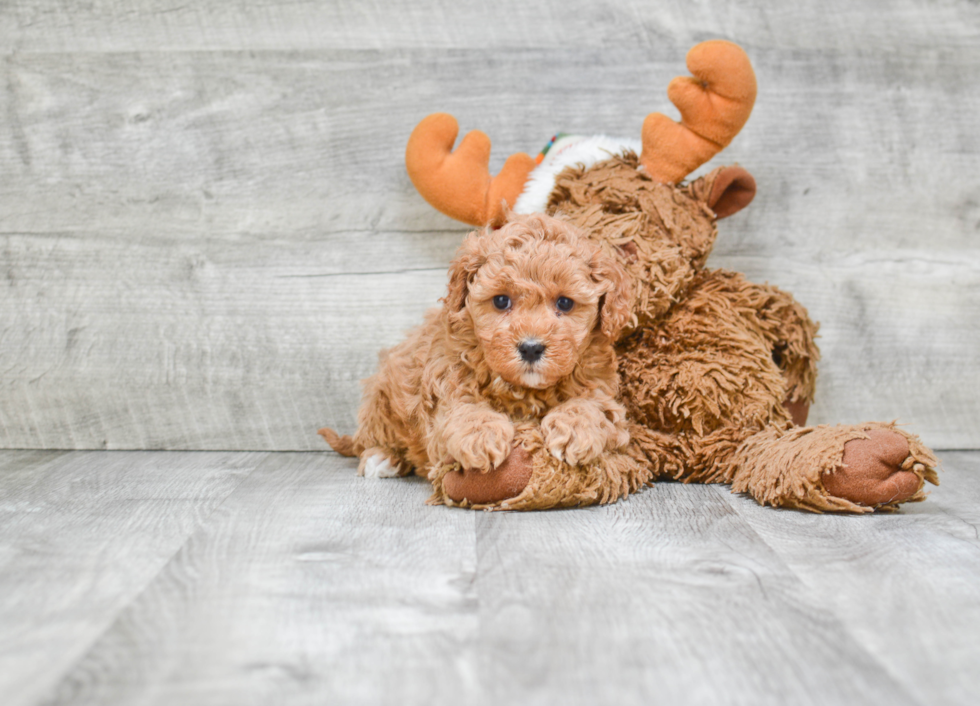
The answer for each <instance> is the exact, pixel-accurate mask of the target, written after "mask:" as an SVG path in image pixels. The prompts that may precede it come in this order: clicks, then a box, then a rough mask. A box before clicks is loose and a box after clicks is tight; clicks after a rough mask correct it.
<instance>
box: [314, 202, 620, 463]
mask: <svg viewBox="0 0 980 706" xmlns="http://www.w3.org/2000/svg"><path fill="white" fill-rule="evenodd" d="M442 301H443V306H442V308H441V309H438V310H433V311H430V312H429V313H428V314H427V316H426V320H425V323H424V324H422V326H420V327H418V328H416V329H415V330H413V331H412V332H410V333H409V334H408V338H407V340H405V341H404V342H403V343H401V344H400V345H398V346H395V347H394V348H392V349H390V350H388V351H385V352H383V353H382V354H381V365H380V370H379V371H378V373H377V374H376V375H374V376H373V377H371V378H369V379H368V380H366V381H365V385H364V398H363V402H362V405H361V408H360V412H359V414H358V429H357V432H356V433H355V434H354V436H353V439H349V438H348V437H344V438H339V437H337V436H336V435H335V434H333V433H332V432H329V431H328V430H324V431H325V432H326V433H324V436H325V437H326V438H327V440H328V441H329V442H331V444H332V445H333V446H334V448H336V449H337V450H338V451H341V452H342V453H343V452H347V453H349V454H351V453H352V454H354V455H357V456H359V457H360V458H361V463H360V469H359V472H361V473H362V474H363V473H368V474H370V475H405V474H408V473H410V472H412V471H413V470H414V471H415V472H416V473H418V474H419V475H429V472H430V470H434V469H436V468H439V467H444V466H445V465H446V464H453V463H458V464H459V465H461V466H462V467H464V468H467V469H475V470H479V471H482V472H488V471H490V470H492V469H493V468H495V467H497V466H499V465H500V464H501V463H503V462H504V460H505V459H506V458H507V456H508V455H509V454H510V453H511V450H512V448H513V444H514V443H515V425H522V426H527V425H528V424H531V426H534V427H538V428H539V429H540V437H541V443H542V444H543V445H544V447H545V448H546V449H547V451H548V452H549V453H550V455H551V456H552V457H554V459H556V460H558V461H561V462H563V463H567V464H570V465H572V466H575V465H578V464H588V463H591V462H593V461H595V460H596V459H597V458H598V457H600V456H601V455H602V454H604V453H605V452H606V451H612V450H615V449H619V448H622V447H623V446H625V445H626V444H627V443H628V441H629V434H628V432H627V426H626V411H625V409H624V407H623V406H622V405H621V404H620V403H619V402H618V401H617V400H616V397H617V393H618V377H617V373H616V356H615V353H614V351H613V342H614V341H615V340H617V339H618V337H619V335H620V332H621V330H622V329H623V327H624V326H625V325H626V323H627V321H628V319H629V317H630V315H631V311H632V303H633V300H632V284H631V281H630V280H629V279H628V278H627V276H626V273H625V271H624V270H623V268H622V267H621V266H620V265H619V264H618V263H617V262H616V261H615V259H614V258H612V257H609V256H608V255H606V254H605V253H603V252H602V249H601V248H600V247H599V246H597V245H596V244H594V243H592V242H591V241H589V240H588V239H587V238H585V237H583V236H582V235H581V234H580V233H579V232H578V230H577V229H576V228H574V227H572V226H570V225H569V224H567V223H565V222H563V221H560V220H557V219H554V218H549V217H547V216H540V215H536V216H530V217H526V218H515V219H513V220H512V221H511V222H510V223H508V224H507V225H506V226H504V227H503V228H501V229H499V230H496V231H493V230H485V231H482V232H475V233H471V234H470V235H469V236H468V237H467V238H466V240H465V241H464V242H463V244H462V246H461V247H460V249H459V251H458V252H457V253H456V257H455V259H454V260H453V262H452V265H451V266H450V270H449V290H448V293H447V295H446V297H445V298H444V299H443V300H442ZM518 442H519V443H520V442H521V439H518Z"/></svg>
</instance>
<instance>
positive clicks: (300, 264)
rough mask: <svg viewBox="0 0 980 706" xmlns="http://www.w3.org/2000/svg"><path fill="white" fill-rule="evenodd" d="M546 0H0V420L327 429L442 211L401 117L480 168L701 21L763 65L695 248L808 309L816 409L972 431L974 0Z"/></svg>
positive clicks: (101, 437) (697, 29) (404, 297)
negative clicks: (383, 1)
mask: <svg viewBox="0 0 980 706" xmlns="http://www.w3.org/2000/svg"><path fill="white" fill-rule="evenodd" d="M575 7H578V6H575ZM575 7H569V6H567V5H566V4H561V5H559V4H557V3H535V4H533V5H527V4H526V3H525V4H523V5H519V4H507V3H505V4H504V5H500V6H494V9H492V10H490V9H485V8H484V7H483V5H480V4H478V3H474V2H454V3H449V2H442V1H437V0H427V1H426V2H420V3H399V4H396V5H394V6H384V7H382V6H381V5H376V4H371V3H368V4H364V3H355V4H350V3H306V2H300V3H274V2H263V3H257V4H249V5H248V6H247V7H246V6H245V5H243V4H241V3H230V2H224V3H208V4H207V7H197V6H186V5H183V4H177V3H168V2H141V3H137V4H134V5H129V4H127V6H126V9H125V11H123V8H122V6H121V5H120V4H118V3H95V4H90V5H86V6H84V7H74V6H72V7H71V8H68V6H63V7H51V6H48V5H42V4H40V3H35V2H19V3H8V4H6V5H4V6H3V7H2V8H0V38H3V41H0V52H3V54H2V56H3V59H2V62H0V116H3V117H2V118H0V246H2V250H0V252H2V255H0V370H2V371H4V374H3V376H2V377H0V396H2V402H3V404H0V447H6V448H136V449H138V448H170V449H263V450H309V449H315V448H318V444H319V443H320V442H319V439H318V438H316V437H315V436H314V435H313V434H312V433H311V432H312V431H313V430H314V429H315V428H317V427H318V426H321V425H333V426H337V427H340V428H342V429H344V430H347V431H349V430H350V429H351V427H352V425H353V419H354V413H355V410H356V407H357V403H358V385H357V380H358V379H359V378H362V377H364V376H366V375H368V374H369V373H370V372H372V370H373V367H374V361H375V360H376V354H377V351H378V349H380V348H381V347H383V346H386V345H391V344H393V343H395V342H396V341H397V340H398V338H399V336H400V333H401V332H402V331H404V330H405V329H407V328H408V327H410V326H412V325H414V324H415V323H417V322H418V321H419V320H420V315H421V312H422V311H424V310H425V309H426V308H427V307H428V306H430V305H432V304H434V303H435V302H436V299H437V298H438V297H439V296H441V294H442V287H443V282H444V278H445V275H444V271H445V267H446V265H447V263H448V261H449V259H450V257H451V255H452V252H453V250H454V249H455V246H456V244H457V243H458V242H459V240H460V239H461V238H462V235H463V233H464V232H465V230H464V229H463V228H461V227H460V226H459V224H456V223H454V222H452V221H450V220H449V219H448V218H446V217H443V216H441V215H439V214H436V213H434V212H433V211H432V209H430V208H429V207H428V206H427V205H426V204H425V203H424V202H423V200H422V199H421V198H420V197H419V196H418V195H417V194H416V193H414V191H413V189H412V187H411V184H410V182H409V180H408V178H407V176H406V175H405V173H404V168H403V164H402V155H403V150H404V145H405V140H406V138H407V135H408V133H409V131H410V130H411V128H412V126H413V125H414V124H415V123H416V122H417V121H418V120H419V119H420V118H421V117H422V116H423V115H425V114H426V113H427V112H430V111H433V110H449V111H451V112H453V113H454V114H456V115H457V116H458V117H459V119H460V123H461V127H462V129H463V130H468V129H472V128H479V129H482V130H485V131H486V132H487V133H488V134H489V135H490V136H491V138H492V139H493V141H494V154H493V157H492V160H491V167H492V168H493V169H497V168H499V166H500V165H501V164H502V163H503V159H504V157H505V156H506V155H508V154H510V153H511V152H514V151H518V150H527V151H531V152H534V151H536V150H537V149H538V148H539V147H540V146H541V145H542V144H543V142H544V141H545V140H546V139H547V138H548V137H549V136H550V135H551V134H552V133H553V132H554V131H556V130H565V131H570V132H587V133H590V132H605V133H608V134H618V135H637V134H638V132H639V127H640V125H641V124H642V120H643V117H644V116H645V115H646V114H647V113H648V112H649V111H651V110H658V109H660V110H664V109H666V110H668V112H669V113H670V114H673V110H672V109H670V108H669V107H668V106H667V104H666V99H665V98H664V91H665V88H666V85H667V83H668V81H669V80H670V78H671V77H673V76H674V75H676V74H678V73H682V72H683V56H684V53H685V52H686V51H687V49H688V48H689V47H690V46H691V45H693V44H694V43H695V42H696V41H699V40H701V39H706V38H709V37H711V36H718V35H720V36H725V37H728V38H731V39H734V40H736V41H740V42H742V43H743V44H744V45H745V46H746V48H747V50H748V51H749V54H750V56H751V57H752V60H753V62H754V63H755V66H756V70H757V73H758V76H759V84H760V95H759V99H758V102H757V104H756V108H755V112H754V115H753V117H752V119H751V120H750V121H749V123H748V125H747V126H746V128H745V130H743V132H742V134H741V135H739V137H738V138H737V139H736V140H735V142H734V143H733V144H732V145H731V147H730V148H729V149H728V150H726V152H725V153H723V154H722V155H721V156H720V157H719V158H716V160H715V162H716V163H729V162H735V161H738V162H740V163H741V164H743V165H744V166H746V167H747V168H748V169H749V170H750V171H752V173H753V174H754V175H755V177H756V179H757V181H758V184H759V194H758V197H757V199H756V201H755V202H754V203H753V204H752V205H751V207H750V208H749V209H747V210H746V211H744V212H742V213H740V214H738V215H736V216H735V217H733V218H731V219H729V220H727V221H724V222H723V223H722V224H721V237H720V239H719V243H718V247H717V252H716V256H715V257H714V258H713V261H712V262H713V263H714V264H716V265H720V266H729V267H733V268H735V269H744V270H745V271H747V272H748V273H749V274H750V276H752V277H753V278H755V279H757V280H760V281H765V280H768V281H770V282H771V283H773V284H777V285H780V286H783V287H785V288H787V289H790V290H791V291H793V292H794V294H796V296H797V298H798V299H800V300H801V301H802V302H803V303H804V304H805V305H807V306H808V307H810V309H811V311H812V313H813V314H814V317H815V318H817V319H819V320H820V321H821V322H822V323H823V329H822V336H823V338H822V340H821V341H820V343H821V345H822V346H823V348H824V353H825V357H824V361H823V363H822V365H821V379H820V382H819V384H818V392H817V395H818V397H817V406H816V407H815V408H814V410H813V414H814V417H815V419H816V420H817V421H824V422H835V421H859V420H865V419H892V418H896V417H897V418H899V419H901V420H903V421H907V422H910V423H912V424H913V425H914V426H913V431H916V432H918V433H920V434H921V435H922V436H923V438H924V439H925V441H926V442H927V443H928V444H931V445H933V446H937V447H940V448H977V447H980V398H978V397H977V396H976V395H975V393H974V392H973V391H974V390H976V389H980V368H978V366H977V365H976V360H977V357H976V353H975V352H976V350H978V348H977V343H978V339H980V328H978V323H977V317H976V315H975V311H976V302H977V291H978V290H977V286H976V285H977V281H978V279H980V237H978V230H980V201H978V199H977V193H980V175H978V173H977V170H976V169H975V165H976V162H977V159H978V157H980V135H978V133H977V131H976V129H975V128H976V117H975V116H976V115H977V114H978V113H980V43H978V42H976V41H975V39H976V38H977V37H978V36H980V9H978V8H977V7H975V6H972V5H968V4H964V3H947V4H943V5H942V6H936V5H935V4H931V3H925V2H914V1H911V0H910V1H909V2H906V3H903V4H902V5H901V7H894V6H893V5H891V6H889V10H888V12H883V11H882V8H881V7H880V5H879V3H877V2H872V1H871V0H867V1H866V2H860V3H843V2H838V3H831V5H830V6H826V5H821V6H820V7H819V8H816V7H814V8H805V7H796V6H793V7H787V8H784V9H774V8H769V7H765V6H764V5H763V4H761V3H758V4H750V6H748V7H739V8H733V7H729V6H727V5H724V4H722V3H718V2H709V3H702V4H700V5H698V6H697V7H690V6H688V5H684V6H683V7H682V6H680V5H678V6H677V7H662V6H657V5H651V4H649V3H629V2H623V3H612V4H609V5H608V6H606V5H603V6H601V7H592V6H589V7H585V5H584V4H582V5H581V7H580V11H579V12H576V11H574V10H575ZM831 8H836V9H834V10H832V9H831ZM476 37H479V40H478V41H477V40H476V39H475V38H476ZM614 37H615V41H613V40H612V38H614ZM709 167H710V165H709ZM709 167H705V168H706V169H707V168H709Z"/></svg>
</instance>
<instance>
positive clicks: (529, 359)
mask: <svg viewBox="0 0 980 706" xmlns="http://www.w3.org/2000/svg"><path fill="white" fill-rule="evenodd" d="M544 349H545V345H544V344H543V343H542V342H541V341H539V340H537V339H536V338H525V339H524V340H523V341H521V342H520V345H518V346H517V350H518V352H519V353H520V354H521V360H523V361H524V362H525V363H537V362H538V361H539V360H541V356H543V355H544Z"/></svg>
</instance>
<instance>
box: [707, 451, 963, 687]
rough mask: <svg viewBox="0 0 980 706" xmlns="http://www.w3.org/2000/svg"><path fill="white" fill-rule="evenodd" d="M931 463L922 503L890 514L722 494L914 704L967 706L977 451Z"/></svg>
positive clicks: (945, 454) (944, 455) (946, 457)
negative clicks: (933, 476)
mask: <svg viewBox="0 0 980 706" xmlns="http://www.w3.org/2000/svg"><path fill="white" fill-rule="evenodd" d="M941 462H942V464H943V467H944V472H943V473H941V474H940V480H941V485H940V486H939V487H938V488H937V489H935V490H933V491H932V494H931V496H930V497H929V499H928V500H927V501H926V502H924V503H922V504H921V505H915V506H909V507H907V508H905V509H903V510H902V512H901V513H899V514H896V515H893V516H875V517H867V518H863V517H846V516H839V517H831V516H814V515H806V514H802V513H794V512H782V511H771V510H766V509H763V508H760V507H759V506H757V505H756V504H755V503H754V502H753V501H751V500H749V499H748V498H740V497H735V496H730V495H727V494H725V495H727V497H728V499H729V502H730V503H731V504H732V506H733V507H735V508H736V510H737V512H738V514H739V515H740V516H741V517H742V518H744V519H745V521H747V522H748V523H749V525H750V526H751V527H752V528H753V529H754V530H755V531H756V532H758V534H759V536H761V537H762V539H763V540H765V542H766V543H767V544H769V545H770V546H771V547H772V548H773V549H774V550H775V551H776V553H777V554H778V555H779V557H780V558H781V559H782V560H783V561H785V562H786V564H787V566H789V568H790V569H792V571H793V573H795V574H796V575H797V576H799V577H800V579H801V580H802V582H803V584H804V585H806V587H807V588H808V589H809V590H811V591H813V592H814V593H815V594H816V595H817V600H818V601H820V602H821V604H822V605H824V606H825V607H826V609H827V610H828V611H829V612H831V613H833V614H834V615H837V616H838V617H839V618H840V619H841V620H843V621H844V624H846V625H847V626H848V629H849V631H850V632H851V633H852V634H853V635H854V636H855V638H856V639H857V640H858V642H859V643H860V644H861V645H863V646H864V647H865V648H866V649H867V650H868V651H869V652H870V653H871V654H872V655H874V656H875V658H876V659H877V660H878V661H880V663H881V664H883V665H884V666H885V667H886V669H887V670H888V673H890V674H891V675H893V676H894V678H895V680H896V681H898V682H899V683H901V684H902V685H903V686H904V687H905V688H906V689H907V690H908V692H909V693H910V694H911V695H913V696H914V697H915V698H916V699H917V700H918V701H919V703H923V704H927V703H928V704H931V703H943V704H971V703H974V702H975V701H976V695H977V688H978V686H980V680H978V678H977V672H976V664H977V660H978V659H980V641H978V640H977V639H976V636H977V635H978V634H980V580H978V579H980V551H978V550H980V534H978V531H980V529H978V528H980V513H978V511H977V508H978V507H980V454H978V453H976V452H973V453H951V452H948V453H944V454H942V459H941ZM715 490H717V491H718V492H720V493H724V491H723V490H722V489H721V488H716V489H715ZM865 520H870V521H865Z"/></svg>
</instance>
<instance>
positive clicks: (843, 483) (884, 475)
mask: <svg viewBox="0 0 980 706" xmlns="http://www.w3.org/2000/svg"><path fill="white" fill-rule="evenodd" d="M868 437H869V438H867V439H852V440H850V441H848V442H847V443H845V444H844V457H843V465H842V466H841V467H840V468H838V469H836V470H835V471H833V472H832V473H827V474H825V475H824V476H823V478H822V481H823V486H824V488H825V489H826V490H827V492H828V493H830V494H831V495H833V496H836V497H838V498H843V499H845V500H850V501H851V502H853V503H856V504H858V505H864V506H867V507H877V506H879V505H892V504H897V503H901V502H904V501H906V500H908V499H909V498H911V497H912V496H913V495H915V494H916V493H917V492H918V491H919V488H921V487H922V479H920V478H919V476H918V475H916V474H915V473H914V472H913V471H911V470H906V469H904V468H903V464H905V461H906V459H908V458H909V442H908V440H907V439H906V438H905V436H903V435H902V434H899V433H898V432H896V431H890V430H888V429H871V430H869V431H868Z"/></svg>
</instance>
